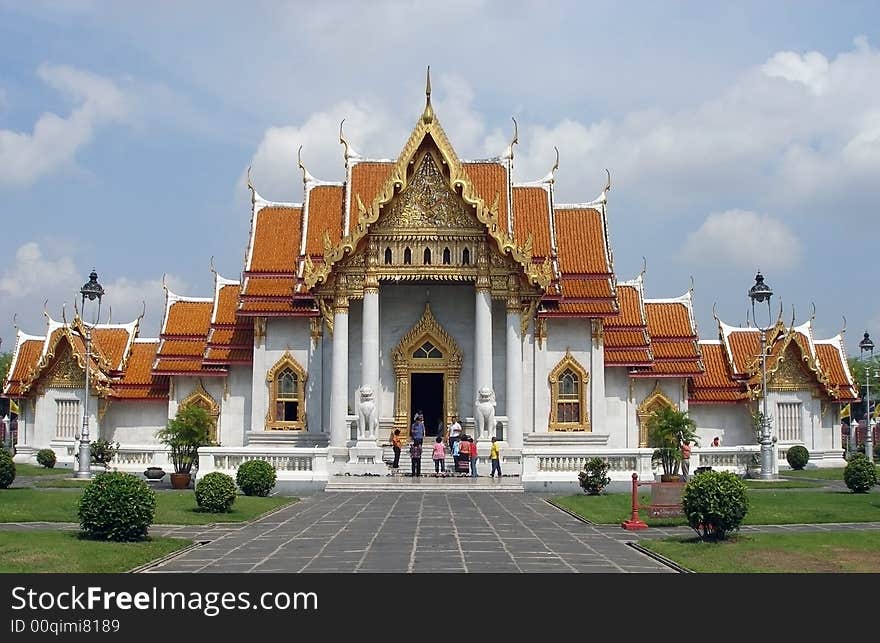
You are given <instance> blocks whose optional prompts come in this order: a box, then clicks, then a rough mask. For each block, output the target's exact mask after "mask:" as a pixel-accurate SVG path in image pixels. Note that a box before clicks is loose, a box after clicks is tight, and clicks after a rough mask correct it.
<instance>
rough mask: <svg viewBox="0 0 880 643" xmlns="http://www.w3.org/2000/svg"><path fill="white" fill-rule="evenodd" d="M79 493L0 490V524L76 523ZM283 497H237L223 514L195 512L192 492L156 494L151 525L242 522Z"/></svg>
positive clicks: (279, 503)
mask: <svg viewBox="0 0 880 643" xmlns="http://www.w3.org/2000/svg"><path fill="white" fill-rule="evenodd" d="M79 497H80V493H78V492H77V491H72V490H69V489H22V488H16V489H0V522H36V521H46V522H75V523H78V522H79V518H78V517H77V515H76V507H77V501H78V499H79ZM295 500H296V498H290V497H285V496H270V497H268V498H258V497H256V496H237V497H236V499H235V504H233V505H232V511H230V512H229V513H225V514H212V513H203V512H201V511H198V505H197V504H196V497H195V492H194V491H192V490H188V491H157V492H156V517H155V520H154V521H153V524H157V525H161V524H167V525H205V524H208V523H212V522H244V521H248V520H253V519H254V518H256V517H257V516H260V515H262V514H264V513H266V512H267V511H271V510H272V509H275V508H276V507H280V506H282V505H286V504H288V503H290V502H293V501H295Z"/></svg>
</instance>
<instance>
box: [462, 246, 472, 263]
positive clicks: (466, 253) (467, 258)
mask: <svg viewBox="0 0 880 643" xmlns="http://www.w3.org/2000/svg"><path fill="white" fill-rule="evenodd" d="M461 264H462V265H463V266H469V265H471V251H470V250H468V249H467V248H465V249H464V250H463V251H462V253H461Z"/></svg>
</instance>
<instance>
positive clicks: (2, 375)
mask: <svg viewBox="0 0 880 643" xmlns="http://www.w3.org/2000/svg"><path fill="white" fill-rule="evenodd" d="M11 366H12V353H9V352H3V353H0V388H2V385H3V383H5V382H6V376H7V375H9V368H10V367H11ZM8 413H9V400H7V399H6V398H0V417H3V416H4V415H6V414H8Z"/></svg>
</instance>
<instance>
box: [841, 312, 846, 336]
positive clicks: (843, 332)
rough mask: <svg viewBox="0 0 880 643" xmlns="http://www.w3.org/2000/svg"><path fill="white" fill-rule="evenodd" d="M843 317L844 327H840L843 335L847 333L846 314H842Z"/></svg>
mask: <svg viewBox="0 0 880 643" xmlns="http://www.w3.org/2000/svg"><path fill="white" fill-rule="evenodd" d="M841 317H843V328H841V329H840V336H841V337H843V336H844V335H846V315H841Z"/></svg>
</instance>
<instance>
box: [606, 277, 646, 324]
mask: <svg viewBox="0 0 880 643" xmlns="http://www.w3.org/2000/svg"><path fill="white" fill-rule="evenodd" d="M617 301H618V302H619V304H620V315H617V316H615V317H607V318H606V319H605V330H606V332H608V331H610V330H611V329H612V328H613V327H618V326H630V327H632V326H638V327H647V320H646V319H645V318H644V317H643V316H642V302H641V297H640V296H639V291H638V289H637V288H636V287H635V286H631V285H628V284H617Z"/></svg>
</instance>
